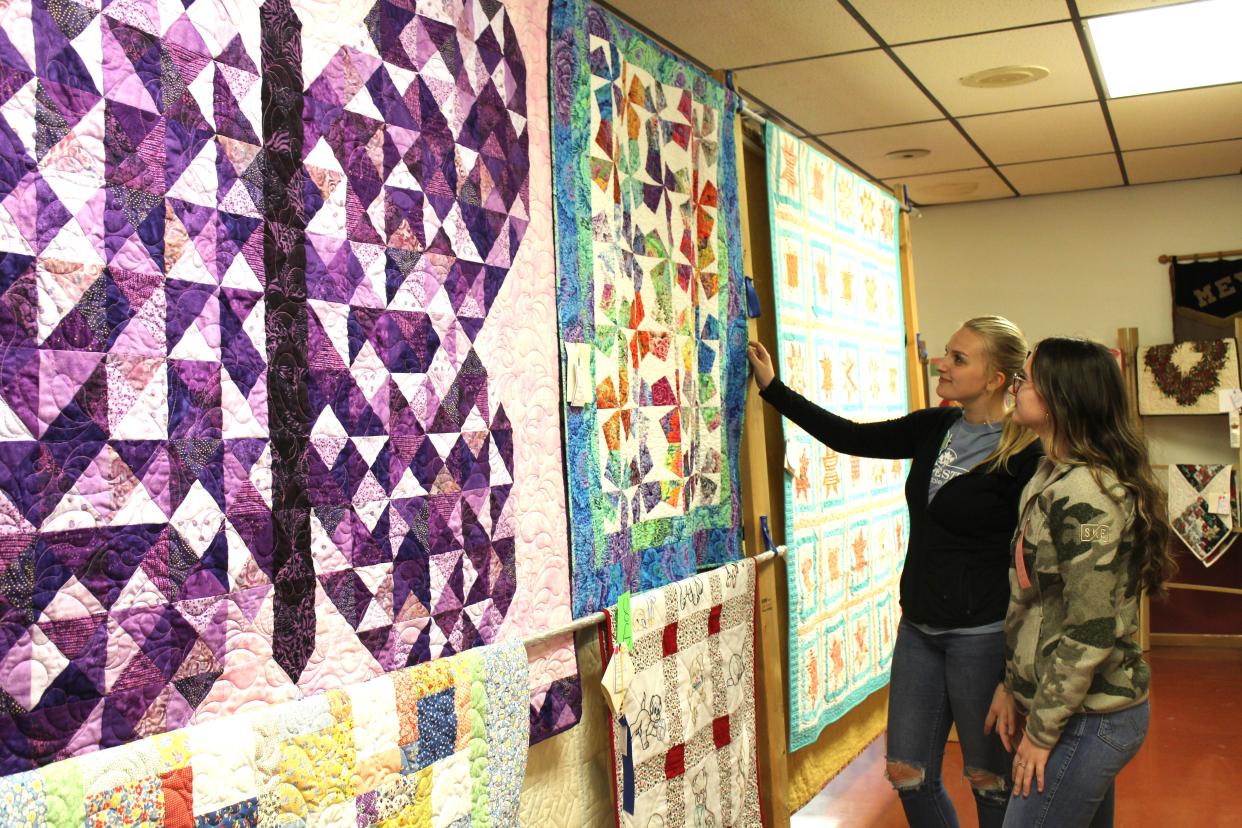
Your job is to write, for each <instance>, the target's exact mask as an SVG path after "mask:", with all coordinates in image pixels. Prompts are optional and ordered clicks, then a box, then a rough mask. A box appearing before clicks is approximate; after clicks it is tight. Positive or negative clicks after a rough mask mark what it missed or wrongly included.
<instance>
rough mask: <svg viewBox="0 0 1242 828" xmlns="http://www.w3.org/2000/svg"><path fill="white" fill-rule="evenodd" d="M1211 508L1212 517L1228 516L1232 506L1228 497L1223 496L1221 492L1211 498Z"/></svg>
mask: <svg viewBox="0 0 1242 828" xmlns="http://www.w3.org/2000/svg"><path fill="white" fill-rule="evenodd" d="M1211 507H1212V514H1214V515H1228V514H1231V513H1232V512H1233V504H1232V503H1231V502H1230V498H1229V495H1227V494H1224V493H1223V492H1222V493H1221V494H1218V495H1216V497H1215V498H1213V503H1212V504H1211Z"/></svg>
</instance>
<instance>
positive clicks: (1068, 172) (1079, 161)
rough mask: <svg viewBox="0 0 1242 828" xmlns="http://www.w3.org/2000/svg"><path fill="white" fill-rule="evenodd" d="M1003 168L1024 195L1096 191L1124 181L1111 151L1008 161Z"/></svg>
mask: <svg viewBox="0 0 1242 828" xmlns="http://www.w3.org/2000/svg"><path fill="white" fill-rule="evenodd" d="M1000 171H1001V172H1002V173H1004V175H1005V177H1006V178H1008V179H1009V182H1010V183H1011V184H1013V186H1015V187H1017V188H1018V192H1019V193H1021V194H1022V195H1037V194H1039V193H1065V192H1069V191H1071V190H1096V189H1099V188H1101V187H1116V186H1120V185H1121V183H1122V181H1121V169H1120V168H1119V167H1118V166H1117V156H1115V155H1114V154H1113V153H1111V152H1110V153H1108V154H1107V155H1089V156H1087V157H1085V158H1062V159H1060V160H1058V161H1035V162H1032V163H1030V164H1008V165H1006V166H1004V167H1001V168H1000Z"/></svg>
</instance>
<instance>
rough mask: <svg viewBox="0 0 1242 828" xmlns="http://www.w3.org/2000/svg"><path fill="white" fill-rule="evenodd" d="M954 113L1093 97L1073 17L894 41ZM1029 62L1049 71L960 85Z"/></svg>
mask: <svg viewBox="0 0 1242 828" xmlns="http://www.w3.org/2000/svg"><path fill="white" fill-rule="evenodd" d="M893 51H894V52H896V54H897V56H898V57H899V58H901V60H902V61H903V62H904V63H905V64H906V66H908V67H909V68H910V70H911V71H912V72H914V74H915V75H916V76H917V77H918V78H919V80H920V81H922V83H923V85H924V86H926V87H927V88H928V89H929V90H930V91H931V93H932V94H933V95H935V96H936V98H937V99H938V100H939V101H940V103H942V104H943V105H944V106H945V108H947V109H948V110H949V112H951V113H953V114H954V115H959V116H960V115H981V114H983V113H988V112H1003V111H1006V110H1011V109H1029V108H1031V107H1036V106H1050V105H1052V104H1062V103H1077V102H1080V101H1086V100H1090V99H1092V98H1094V97H1095V85H1094V84H1093V83H1092V82H1091V73H1090V72H1089V71H1088V69H1087V62H1086V59H1085V58H1083V54H1082V46H1081V45H1080V44H1079V42H1078V36H1077V34H1075V29H1074V25H1073V24H1072V23H1053V24H1050V25H1047V26H1035V27H1033V28H1029V29H1018V30H1016V31H1012V32H996V33H994V34H983V35H972V36H970V37H959V38H954V39H952V40H941V41H935V42H932V43H919V44H916V45H914V46H899V47H897V48H896V49H894V50H893ZM1026 64H1034V65H1036V66H1043V67H1044V68H1046V69H1048V70H1049V71H1050V73H1051V74H1050V75H1049V76H1048V77H1046V78H1043V79H1042V80H1038V81H1035V82H1034V83H1027V84H1023V85H1021V86H1010V87H1006V88H1002V89H975V88H972V87H968V86H963V85H962V84H961V83H960V81H959V79H960V78H963V77H965V76H966V75H970V74H973V73H975V72H979V71H982V70H984V69H992V68H994V67H998V66H1015V65H1026Z"/></svg>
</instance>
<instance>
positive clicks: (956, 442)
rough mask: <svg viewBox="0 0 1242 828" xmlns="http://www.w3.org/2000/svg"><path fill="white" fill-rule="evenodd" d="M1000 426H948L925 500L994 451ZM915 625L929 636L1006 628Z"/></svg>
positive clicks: (999, 625) (1000, 623) (1001, 625)
mask: <svg viewBox="0 0 1242 828" xmlns="http://www.w3.org/2000/svg"><path fill="white" fill-rule="evenodd" d="M1002 428H1003V426H1002V425H1001V424H1000V423H968V422H966V418H965V417H962V418H961V419H959V420H958V421H957V422H956V423H954V424H953V425H951V426H950V427H949V431H948V433H946V434H945V436H944V443H943V444H942V445H941V446H940V454H939V455H937V457H936V463H935V465H933V466H932V473H931V484H930V485H929V486H928V487H927V502H928V503H930V502H931V500H932V498H934V497H935V496H936V492H938V491H940V487H941V486H943V485H944V484H945V483H948V482H949V481H950V480H952V479H953V478H955V477H957V476H958V475H959V474H965V473H966V472H968V471H970V470H971V469H972V468H974V467H975V466H977V465H978V464H979V461H980V460H982V459H983V458H985V457H987V456H988V455H989V454H991V453H992V452H993V451H995V450H996V447H997V445H999V444H1000V436H1001V430H1002ZM914 626H915V627H917V628H918V629H920V630H922V631H923V632H925V633H927V634H928V635H944V634H946V633H957V634H959V635H982V634H984V633H994V632H1001V631H1002V630H1004V629H1005V622H1004V621H1003V620H1002V621H996V622H993V623H991V624H984V625H983V626H981V627H960V628H957V629H944V628H942V627H929V626H927V625H926V624H915V625H914Z"/></svg>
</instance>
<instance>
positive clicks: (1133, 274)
mask: <svg viewBox="0 0 1242 828" xmlns="http://www.w3.org/2000/svg"><path fill="white" fill-rule="evenodd" d="M911 233H912V246H913V252H914V275H915V288H916V291H917V298H918V315H919V327H920V328H921V329H922V332H923V338H924V340H925V341H926V343H927V347H928V350H929V352H930V353H932V354H938V353H940V352H941V350H942V349H943V348H944V342H945V340H946V339H948V337H949V335H950V334H951V333H952V332H953V331H954V330H955V329H956V328H957V326H958V324H959V323H961V321H962V320H964V319H968V318H970V317H971V316H978V315H980V314H988V313H998V314H1001V315H1003V316H1007V317H1009V318H1010V319H1012V320H1013V321H1015V322H1016V323H1018V325H1019V326H1021V328H1022V330H1023V331H1024V332H1025V333H1026V335H1027V338H1028V339H1029V340H1030V341H1031V342H1032V343H1034V342H1036V341H1038V340H1039V339H1041V338H1043V337H1045V336H1053V335H1065V336H1085V337H1090V338H1092V339H1096V340H1099V341H1100V342H1103V343H1105V344H1107V345H1110V346H1111V345H1115V344H1116V341H1117V328H1121V327H1137V328H1138V329H1139V343H1140V344H1143V345H1148V344H1150V345H1156V344H1160V343H1163V342H1171V341H1172V339H1173V322H1172V299H1171V295H1170V291H1169V279H1168V266H1167V265H1162V264H1159V263H1158V262H1157V261H1156V257H1157V256H1159V255H1160V254H1162V253H1172V254H1178V253H1181V254H1185V253H1196V252H1203V251H1209V250H1229V249H1235V248H1242V176H1237V175H1235V176H1229V177H1225V178H1209V179H1203V180H1199V181H1182V182H1174V183H1169V184H1148V185H1144V186H1138V187H1124V188H1116V189H1111V190H1096V191H1087V192H1081V193H1060V194H1056V195H1046V196H1033V197H1028V198H1020V199H1008V200H1004V201H988V202H980V203H975V204H958V205H948V206H943V207H929V208H923V210H922V216H921V217H915V218H914V219H913V220H912V221H911ZM1144 426H1145V428H1146V431H1147V435H1148V438H1149V440H1150V442H1151V446H1152V454H1153V457H1152V459H1153V462H1156V463H1170V462H1181V463H1196V462H1197V463H1204V462H1225V463H1237V462H1238V453H1237V452H1236V451H1234V450H1232V449H1230V448H1229V439H1228V432H1227V426H1226V422H1225V417H1224V416H1223V415H1222V416H1211V417H1204V416H1200V417H1189V416H1182V417H1147V418H1145V421H1144Z"/></svg>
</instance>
